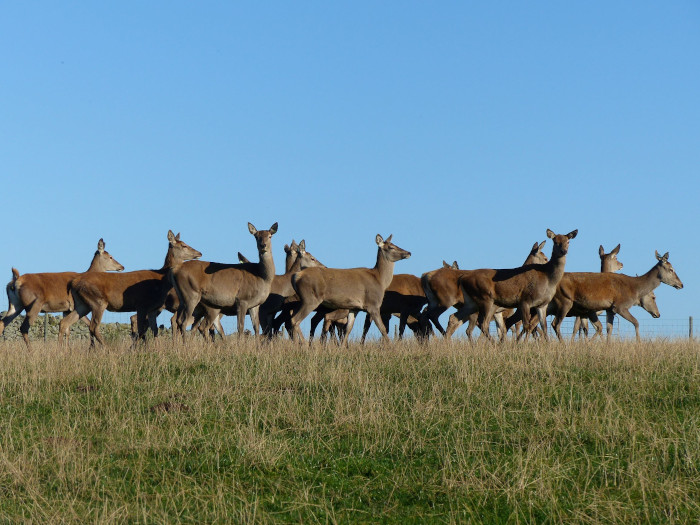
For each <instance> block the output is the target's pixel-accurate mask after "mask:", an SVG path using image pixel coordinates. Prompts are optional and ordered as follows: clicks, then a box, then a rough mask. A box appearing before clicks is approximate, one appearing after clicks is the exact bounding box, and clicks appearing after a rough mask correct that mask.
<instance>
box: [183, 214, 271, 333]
mask: <svg viewBox="0 0 700 525" xmlns="http://www.w3.org/2000/svg"><path fill="white" fill-rule="evenodd" d="M248 231H249V232H250V233H251V235H253V236H254V237H255V241H256V244H257V248H258V255H259V256H260V262H258V263H247V264H223V263H213V262H207V261H188V262H186V263H184V264H182V266H180V267H179V268H178V269H177V270H175V271H174V272H173V282H174V285H175V289H176V290H177V295H178V297H179V298H180V309H179V311H178V319H177V325H178V330H179V331H180V332H181V333H182V335H183V337H184V336H185V330H186V329H187V327H188V326H190V325H191V324H192V322H193V320H194V316H193V313H194V309H195V308H196V307H197V305H198V304H200V302H201V303H202V306H203V307H204V310H205V312H206V317H205V318H206V321H205V325H204V330H208V329H209V327H210V326H211V325H212V324H213V323H214V321H215V320H216V318H217V317H218V315H219V313H221V311H222V309H224V308H231V307H234V308H235V311H236V315H237V317H238V335H239V337H240V336H242V335H243V333H244V330H243V328H244V321H245V314H246V312H247V311H248V310H251V321H252V323H253V330H254V332H255V335H257V334H258V327H259V320H258V312H257V310H256V309H255V308H256V307H257V306H259V305H261V304H262V303H263V302H264V301H265V299H267V296H268V294H269V293H270V286H271V285H272V280H273V279H274V277H275V263H274V261H273V258H272V236H273V235H274V234H275V233H276V232H277V223H275V224H273V225H272V227H271V228H270V229H269V230H260V231H258V230H257V229H256V228H255V226H253V225H252V224H251V223H248Z"/></svg>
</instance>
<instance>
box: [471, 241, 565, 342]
mask: <svg viewBox="0 0 700 525" xmlns="http://www.w3.org/2000/svg"><path fill="white" fill-rule="evenodd" d="M577 233H578V230H574V231H572V232H569V233H567V234H566V235H562V234H555V233H554V232H553V231H552V230H549V229H548V230H547V237H548V238H550V239H552V241H553V242H554V246H553V247H552V257H551V258H550V260H549V261H548V262H547V263H545V264H528V265H525V266H521V267H520V268H512V269H506V270H492V269H482V270H471V271H468V272H467V273H466V274H464V275H462V276H461V277H460V278H459V286H460V288H461V290H462V294H463V298H464V306H463V307H462V310H461V311H460V312H459V315H458V317H459V318H462V319H465V318H467V317H468V316H469V315H471V314H472V313H473V312H474V311H478V312H479V328H480V329H481V332H482V333H483V334H484V335H485V336H486V337H487V338H489V339H491V335H490V334H489V332H488V328H489V323H490V322H491V318H492V317H493V315H494V313H495V311H496V309H497V308H498V307H501V308H516V307H517V308H519V309H520V311H521V315H522V316H523V332H524V334H525V338H526V339H527V337H528V335H529V334H530V333H531V332H532V331H533V330H534V328H535V327H534V325H532V324H531V322H530V320H531V315H530V309H531V308H534V309H536V310H537V312H538V313H539V314H540V317H539V320H540V325H541V327H542V332H543V337H544V339H545V340H547V317H546V316H545V315H544V314H545V310H546V309H547V305H548V304H549V302H550V301H551V300H552V298H553V297H554V294H555V293H556V291H557V285H558V284H559V281H561V279H562V277H563V276H564V267H565V265H566V254H567V253H568V251H569V241H570V240H571V239H573V238H575V237H576V234H577ZM504 337H505V331H503V332H501V339H503V338H504Z"/></svg>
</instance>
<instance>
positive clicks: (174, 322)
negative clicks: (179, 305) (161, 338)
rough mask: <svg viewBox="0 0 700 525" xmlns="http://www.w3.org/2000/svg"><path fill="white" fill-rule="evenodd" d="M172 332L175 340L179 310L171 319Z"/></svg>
mask: <svg viewBox="0 0 700 525" xmlns="http://www.w3.org/2000/svg"><path fill="white" fill-rule="evenodd" d="M170 331H171V332H172V336H173V340H174V339H175V332H176V331H177V310H176V311H175V313H174V314H173V316H172V317H171V318H170Z"/></svg>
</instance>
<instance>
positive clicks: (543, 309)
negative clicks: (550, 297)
mask: <svg viewBox="0 0 700 525" xmlns="http://www.w3.org/2000/svg"><path fill="white" fill-rule="evenodd" d="M537 316H538V317H539V318H540V327H542V337H544V340H545V341H549V336H548V335H547V305H546V304H545V305H542V306H539V307H538V308H537ZM557 336H558V337H559V340H561V332H559V333H558V334H557Z"/></svg>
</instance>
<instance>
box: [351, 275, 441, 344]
mask: <svg viewBox="0 0 700 525" xmlns="http://www.w3.org/2000/svg"><path fill="white" fill-rule="evenodd" d="M427 302H428V300H427V299H426V298H425V292H424V291H423V286H422V285H421V280H420V277H416V276H415V275H410V274H407V273H399V274H396V275H394V278H393V279H392V280H391V284H390V285H389V287H388V288H387V289H386V291H385V292H384V299H383V300H382V305H381V307H380V308H379V315H380V316H381V318H382V322H383V323H384V326H385V328H386V329H387V330H389V320H390V319H391V316H392V315H396V316H398V317H399V339H401V338H403V333H404V330H405V329H406V324H407V323H409V322H410V324H411V328H412V329H413V330H414V332H415V334H416V337H418V338H419V339H425V338H427V337H428V333H429V327H430V321H428V318H427V316H426V315H424V314H422V313H421V310H422V309H423V307H424V306H425V305H426V304H427ZM371 324H372V320H371V319H370V317H369V315H368V316H366V317H365V326H364V328H363V330H362V339H361V342H362V343H363V344H364V342H365V338H366V337H367V332H368V331H369V327H370V325H371Z"/></svg>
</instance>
